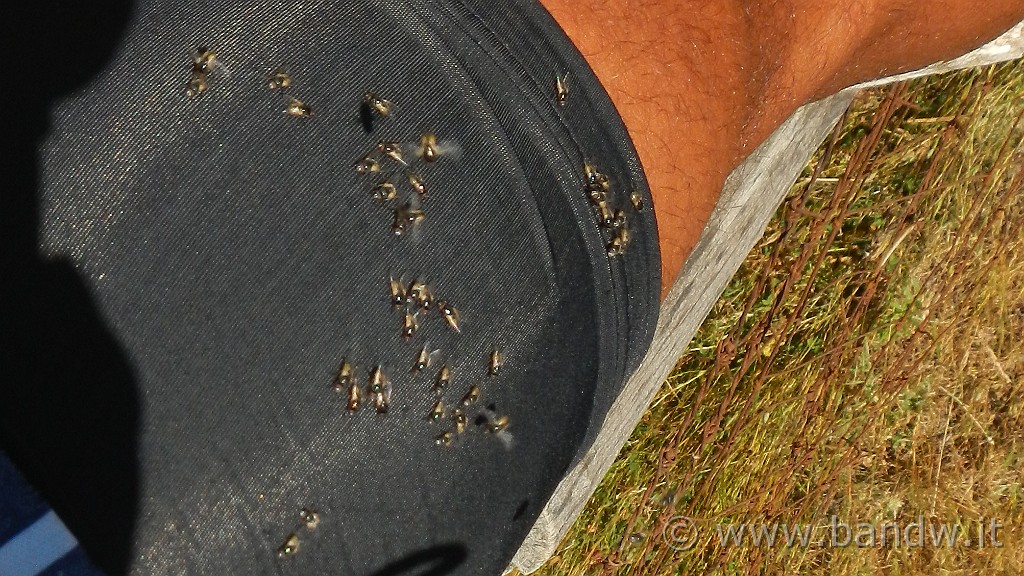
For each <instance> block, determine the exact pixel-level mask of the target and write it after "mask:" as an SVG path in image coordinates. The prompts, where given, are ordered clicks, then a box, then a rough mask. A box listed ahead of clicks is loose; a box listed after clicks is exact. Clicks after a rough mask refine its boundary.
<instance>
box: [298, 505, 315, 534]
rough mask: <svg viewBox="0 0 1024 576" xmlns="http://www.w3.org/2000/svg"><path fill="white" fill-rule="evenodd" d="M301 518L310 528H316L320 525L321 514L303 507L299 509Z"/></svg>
mask: <svg viewBox="0 0 1024 576" xmlns="http://www.w3.org/2000/svg"><path fill="white" fill-rule="evenodd" d="M299 519H301V520H302V523H303V524H305V526H306V528H307V529H309V530H316V528H317V526H319V525H320V514H319V513H317V512H316V511H315V510H310V509H309V508H303V509H302V510H300V511H299Z"/></svg>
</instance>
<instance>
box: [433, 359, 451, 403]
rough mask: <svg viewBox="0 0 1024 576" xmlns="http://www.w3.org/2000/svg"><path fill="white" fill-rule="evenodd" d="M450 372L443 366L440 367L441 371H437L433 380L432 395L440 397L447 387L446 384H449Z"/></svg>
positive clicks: (446, 366)
mask: <svg viewBox="0 0 1024 576" xmlns="http://www.w3.org/2000/svg"><path fill="white" fill-rule="evenodd" d="M451 379H452V371H451V369H450V368H448V365H447V364H445V365H444V366H441V369H440V370H438V371H437V377H436V378H435V379H434V393H435V394H437V395H438V396H440V395H441V394H442V393H443V392H444V389H445V388H447V387H448V383H449V382H451Z"/></svg>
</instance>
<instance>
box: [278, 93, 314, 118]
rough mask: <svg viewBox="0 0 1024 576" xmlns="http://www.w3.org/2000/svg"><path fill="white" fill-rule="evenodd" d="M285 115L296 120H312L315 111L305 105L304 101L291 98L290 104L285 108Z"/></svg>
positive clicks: (289, 98)
mask: <svg viewBox="0 0 1024 576" xmlns="http://www.w3.org/2000/svg"><path fill="white" fill-rule="evenodd" d="M284 113H285V114H287V115H289V116H294V117H296V118H310V117H311V116H313V109H312V108H310V107H309V106H308V105H307V104H305V103H303V102H302V100H299V99H298V98H295V97H293V96H289V97H288V103H287V104H285V107H284Z"/></svg>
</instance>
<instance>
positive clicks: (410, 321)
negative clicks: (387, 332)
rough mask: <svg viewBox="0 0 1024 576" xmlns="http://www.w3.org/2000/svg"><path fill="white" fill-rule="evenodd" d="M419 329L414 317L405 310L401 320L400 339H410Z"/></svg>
mask: <svg viewBox="0 0 1024 576" xmlns="http://www.w3.org/2000/svg"><path fill="white" fill-rule="evenodd" d="M419 327H420V326H419V324H418V323H417V322H416V316H415V315H414V314H412V313H410V312H409V311H408V310H406V312H405V317H404V318H403V319H402V338H404V339H405V340H408V339H410V338H412V337H413V335H414V334H416V329H417V328H419Z"/></svg>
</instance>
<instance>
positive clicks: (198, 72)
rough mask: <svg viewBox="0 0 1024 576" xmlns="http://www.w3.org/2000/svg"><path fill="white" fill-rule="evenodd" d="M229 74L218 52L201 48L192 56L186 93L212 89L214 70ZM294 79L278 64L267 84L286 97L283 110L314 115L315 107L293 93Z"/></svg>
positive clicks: (306, 115) (286, 112)
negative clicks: (211, 81) (190, 73)
mask: <svg viewBox="0 0 1024 576" xmlns="http://www.w3.org/2000/svg"><path fill="white" fill-rule="evenodd" d="M215 71H216V72H218V73H220V74H223V75H224V76H228V75H229V72H228V69H227V67H226V66H224V64H223V63H222V62H221V61H220V60H218V59H217V55H216V53H214V52H213V51H212V50H210V49H209V48H199V49H197V50H196V52H195V54H194V55H193V56H192V76H191V77H190V78H189V81H188V84H186V86H185V94H186V95H188V97H190V98H196V97H197V96H201V95H202V94H205V93H206V92H207V91H208V90H209V89H210V78H211V76H212V75H213V74H214V72H215ZM292 84H293V80H292V76H291V74H289V73H288V71H287V70H286V69H285V67H284V66H278V67H277V68H275V69H274V70H273V71H271V72H270V74H269V75H268V76H267V79H266V85H267V87H268V88H269V89H270V91H271V92H275V93H277V94H280V95H281V96H283V97H284V99H285V106H284V110H283V112H284V113H285V114H287V115H289V116H293V117H296V118H309V117H312V116H313V109H312V108H311V107H310V106H309V105H307V104H306V103H304V102H303V101H302V100H299V99H298V98H296V97H295V96H293V95H292V93H291V88H292Z"/></svg>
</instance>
